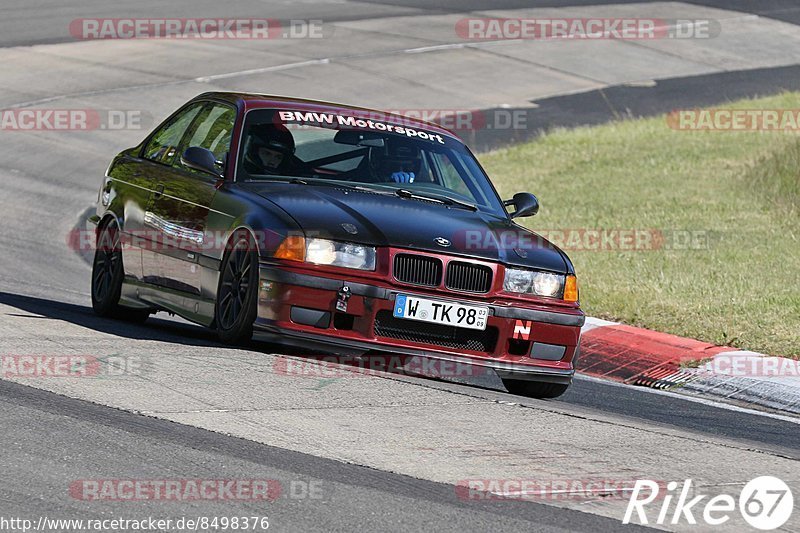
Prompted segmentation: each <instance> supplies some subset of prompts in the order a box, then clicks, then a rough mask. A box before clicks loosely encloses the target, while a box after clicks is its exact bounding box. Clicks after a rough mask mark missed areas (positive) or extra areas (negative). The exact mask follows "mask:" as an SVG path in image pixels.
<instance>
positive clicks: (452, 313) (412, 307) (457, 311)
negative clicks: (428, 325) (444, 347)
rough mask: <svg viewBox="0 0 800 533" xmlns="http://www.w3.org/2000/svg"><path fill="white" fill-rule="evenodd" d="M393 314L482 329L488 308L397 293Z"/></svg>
mask: <svg viewBox="0 0 800 533" xmlns="http://www.w3.org/2000/svg"><path fill="white" fill-rule="evenodd" d="M393 314H394V316H395V317H396V318H406V319H408V320H419V321H420V322H432V323H434V324H444V325H446V326H456V327H459V328H467V329H478V330H481V331H483V330H485V329H486V318H487V317H488V316H489V308H488V307H485V306H477V305H464V304H460V303H456V302H443V301H439V300H430V299H428V298H419V297H417V296H410V295H408V294H398V295H397V299H396V300H395V301H394V313H393Z"/></svg>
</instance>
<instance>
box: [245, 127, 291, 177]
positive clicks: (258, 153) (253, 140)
mask: <svg viewBox="0 0 800 533" xmlns="http://www.w3.org/2000/svg"><path fill="white" fill-rule="evenodd" d="M294 151H295V144H294V137H293V136H292V133H291V132H290V131H289V130H288V129H286V127H285V126H283V125H282V124H257V125H255V126H252V127H251V128H250V132H249V134H248V138H247V146H246V148H245V155H244V159H245V163H247V165H248V167H250V168H251V169H253V171H255V172H258V171H264V170H266V171H268V172H274V171H277V170H280V169H281V168H283V167H285V165H286V163H287V162H288V161H289V160H290V159H291V157H292V156H293V155H294ZM276 152H277V153H278V154H280V156H281V157H279V158H277V159H276V158H274V157H272V154H274V153H276Z"/></svg>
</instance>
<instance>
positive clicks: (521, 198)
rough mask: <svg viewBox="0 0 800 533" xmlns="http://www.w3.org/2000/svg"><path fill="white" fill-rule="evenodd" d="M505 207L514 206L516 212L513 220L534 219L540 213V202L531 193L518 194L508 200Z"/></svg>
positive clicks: (512, 215)
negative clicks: (519, 218) (518, 218)
mask: <svg viewBox="0 0 800 533" xmlns="http://www.w3.org/2000/svg"><path fill="white" fill-rule="evenodd" d="M503 205H506V206H508V205H513V206H514V208H515V211H514V212H513V213H511V218H517V217H532V216H533V215H535V214H536V213H538V212H539V200H537V199H536V197H535V196H534V195H532V194H531V193H529V192H518V193H517V194H515V195H514V198H512V199H511V200H506V201H505V202H503Z"/></svg>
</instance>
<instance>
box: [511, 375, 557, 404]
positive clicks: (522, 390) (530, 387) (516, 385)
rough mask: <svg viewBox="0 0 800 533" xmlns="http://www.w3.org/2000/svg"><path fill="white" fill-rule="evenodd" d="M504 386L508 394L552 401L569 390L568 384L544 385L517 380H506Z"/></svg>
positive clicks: (538, 382)
mask: <svg viewBox="0 0 800 533" xmlns="http://www.w3.org/2000/svg"><path fill="white" fill-rule="evenodd" d="M503 385H505V386H506V389H508V392H510V393H511V394H516V395H518V396H527V397H528V398H538V399H550V398H558V397H559V396H561V395H562V394H564V393H565V392H567V389H568V388H569V384H566V383H542V382H540V381H520V380H517V379H504V380H503Z"/></svg>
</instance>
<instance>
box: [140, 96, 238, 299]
mask: <svg viewBox="0 0 800 533" xmlns="http://www.w3.org/2000/svg"><path fill="white" fill-rule="evenodd" d="M235 121H236V108H235V107H233V106H231V105H229V104H224V103H217V102H210V103H207V104H206V105H205V106H204V107H203V109H202V110H201V111H200V113H198V115H197V116H196V117H195V119H194V121H193V123H192V125H191V127H190V128H189V131H188V133H187V134H186V135H185V136H184V138H183V140H182V141H181V144H180V146H179V148H178V154H182V153H183V152H184V151H185V150H186V149H187V148H189V147H200V148H205V149H207V150H210V151H211V152H212V153H213V154H214V156H215V157H216V159H217V161H218V162H219V174H220V175H221V174H222V172H223V167H224V161H225V160H226V159H227V154H228V151H229V150H230V143H231V135H232V133H233V128H234V123H235ZM220 179H221V178H220V177H219V176H214V175H211V174H209V173H206V172H202V171H199V170H195V169H192V168H189V167H187V166H185V165H184V164H183V163H182V162H181V158H180V156H179V155H177V154H176V156H175V157H174V160H173V162H172V164H171V166H170V168H169V171H168V172H164V173H163V174H162V176H161V178H160V181H159V183H157V184H156V194H155V195H154V198H153V202H152V204H151V206H150V209H149V210H148V214H147V215H146V216H147V219H148V221H149V223H150V224H151V225H152V226H153V227H154V228H158V229H159V231H161V232H162V236H163V240H162V245H161V246H160V247H159V250H158V252H159V254H158V280H157V283H158V284H159V285H163V286H166V287H169V288H171V289H177V290H180V291H183V292H187V293H191V294H194V295H199V294H200V293H201V288H202V283H201V279H202V272H201V268H200V255H201V252H202V250H203V248H204V246H205V245H206V242H205V239H206V235H205V230H206V223H207V221H208V214H209V210H210V208H211V203H212V201H213V199H214V195H215V194H216V193H217V187H218V186H219V183H220ZM212 244H213V241H212Z"/></svg>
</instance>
